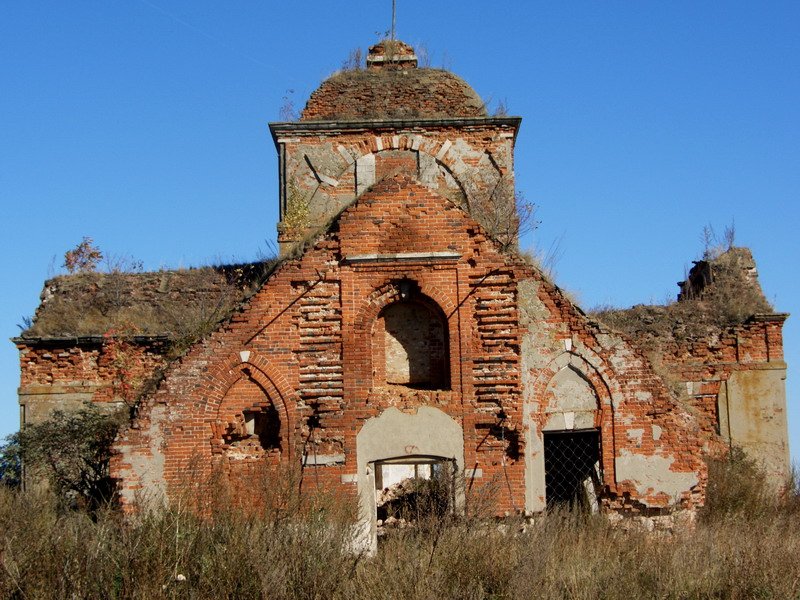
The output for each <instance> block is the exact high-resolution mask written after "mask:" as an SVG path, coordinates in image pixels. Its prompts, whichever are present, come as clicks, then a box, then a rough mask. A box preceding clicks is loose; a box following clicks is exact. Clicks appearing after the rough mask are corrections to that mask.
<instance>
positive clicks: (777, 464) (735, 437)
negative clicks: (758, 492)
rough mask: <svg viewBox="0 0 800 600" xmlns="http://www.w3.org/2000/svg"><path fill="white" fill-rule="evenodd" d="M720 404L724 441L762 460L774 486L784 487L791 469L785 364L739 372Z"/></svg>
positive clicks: (722, 391)
mask: <svg viewBox="0 0 800 600" xmlns="http://www.w3.org/2000/svg"><path fill="white" fill-rule="evenodd" d="M718 402H719V405H718V410H719V413H718V414H719V421H720V435H721V436H722V437H723V439H725V440H726V441H728V442H729V443H730V444H731V446H737V447H739V448H742V449H743V450H744V451H745V452H746V453H747V454H748V456H750V457H751V458H753V459H755V460H756V461H758V462H759V463H760V464H761V466H762V467H763V468H764V471H765V472H766V473H767V476H768V477H769V479H770V482H771V483H772V484H773V485H775V486H781V485H783V484H784V483H785V482H786V480H787V478H788V476H789V469H790V459H789V441H788V440H789V432H788V425H787V421H786V366H785V363H774V364H773V363H770V364H769V365H767V366H765V367H764V368H758V369H755V368H754V369H750V370H747V371H735V372H734V373H733V374H732V375H731V376H730V378H729V379H728V380H727V381H726V382H725V383H724V384H723V385H722V387H721V389H720V393H719V398H718Z"/></svg>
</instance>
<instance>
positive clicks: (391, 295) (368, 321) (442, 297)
mask: <svg viewBox="0 0 800 600" xmlns="http://www.w3.org/2000/svg"><path fill="white" fill-rule="evenodd" d="M395 281H396V277H393V278H391V279H387V280H385V281H384V282H383V283H381V284H380V285H379V286H378V287H376V288H375V289H374V290H373V291H372V293H371V294H370V295H369V296H368V297H367V299H366V301H365V302H364V303H363V305H362V306H361V308H360V309H359V311H358V315H357V317H356V320H355V322H356V326H357V328H358V329H359V330H360V331H365V330H366V329H368V328H370V327H371V326H372V324H373V323H374V322H375V320H376V319H377V318H378V315H379V314H380V312H381V311H382V310H383V309H384V308H386V307H387V306H389V305H390V304H393V303H395V302H397V301H398V300H400V290H398V289H397V287H396V286H395V284H394V282H395ZM414 281H416V282H417V284H419V286H420V292H421V293H422V295H423V296H425V297H427V298H428V299H430V300H431V301H432V302H433V303H434V304H435V305H436V306H437V307H438V308H439V310H441V311H442V313H443V315H444V317H445V319H446V320H447V323H448V329H449V330H450V334H451V335H452V334H453V332H454V329H453V327H454V324H453V323H451V319H450V317H451V316H452V315H453V314H454V313H455V311H456V304H455V303H454V302H453V301H452V300H451V299H450V298H449V297H448V296H447V295H446V294H445V293H444V292H443V291H442V290H441V289H440V288H439V287H438V286H435V285H425V284H424V282H420V281H417V280H414Z"/></svg>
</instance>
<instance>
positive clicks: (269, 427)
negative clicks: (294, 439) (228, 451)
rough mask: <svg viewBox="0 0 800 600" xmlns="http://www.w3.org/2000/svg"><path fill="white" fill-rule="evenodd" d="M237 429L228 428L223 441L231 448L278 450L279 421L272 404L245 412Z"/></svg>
mask: <svg viewBox="0 0 800 600" xmlns="http://www.w3.org/2000/svg"><path fill="white" fill-rule="evenodd" d="M241 418H242V420H241V421H239V426H238V427H229V428H228V431H227V432H226V433H225V435H223V441H224V442H225V443H226V444H228V445H230V446H232V447H242V448H244V447H251V448H253V449H257V448H260V449H262V450H280V448H281V420H280V415H279V414H278V411H277V410H276V409H275V407H274V406H273V405H272V404H269V405H267V406H265V407H262V408H253V409H249V410H246V411H245V412H244V413H243V415H242V417H241Z"/></svg>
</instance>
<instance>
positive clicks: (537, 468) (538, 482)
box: [523, 347, 621, 511]
mask: <svg viewBox="0 0 800 600" xmlns="http://www.w3.org/2000/svg"><path fill="white" fill-rule="evenodd" d="M584 354H586V355H584ZM565 369H571V370H572V371H574V372H575V373H576V374H577V375H578V376H580V377H581V378H582V379H583V380H584V381H585V382H586V384H587V385H588V386H589V387H590V388H591V389H592V391H593V393H594V394H595V396H596V398H597V412H596V415H595V418H594V422H593V424H592V425H593V428H594V429H595V430H596V431H597V432H598V433H599V436H600V444H601V445H600V449H599V459H600V464H601V467H602V470H603V482H604V484H606V485H608V486H609V487H610V488H611V489H612V490H613V489H614V488H615V486H616V463H615V457H616V453H617V450H616V445H617V444H616V432H615V429H616V428H615V423H614V419H615V406H616V405H618V404H619V402H620V401H621V400H620V399H621V394H620V391H619V385H618V384H617V383H616V382H615V380H614V378H613V377H610V376H609V372H608V370H607V369H606V368H605V365H604V363H603V362H602V360H601V359H600V358H599V357H596V356H594V355H593V354H592V353H591V352H590V351H589V350H588V349H580V350H579V349H576V348H574V347H573V348H572V349H570V350H565V351H564V352H562V353H561V354H560V355H558V356H557V357H556V358H554V359H552V360H551V361H550V363H549V364H548V365H547V366H546V367H545V368H544V369H542V370H541V371H540V372H539V374H538V376H537V378H536V379H535V381H533V382H532V384H531V388H530V391H529V393H528V394H526V396H527V399H526V401H525V407H524V413H523V419H524V421H525V423H526V425H527V427H526V444H525V454H526V456H525V463H526V467H525V479H526V482H525V490H526V506H527V509H528V510H531V511H539V510H543V509H544V501H545V491H544V481H545V477H544V475H545V473H544V445H543V443H544V442H543V435H544V431H543V429H544V426H545V421H546V420H547V415H546V414H544V413H543V412H540V411H537V412H536V413H535V414H534V413H533V409H532V406H531V405H532V404H533V403H534V402H537V403H538V404H539V406H541V405H542V403H543V401H544V398H545V397H546V394H547V391H548V387H549V386H550V385H551V383H552V382H553V380H554V379H555V377H556V376H557V375H558V374H559V373H561V372H562V371H563V370H565ZM571 427H572V426H571V425H570V427H569V428H568V429H571Z"/></svg>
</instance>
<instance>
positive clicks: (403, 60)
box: [367, 40, 417, 69]
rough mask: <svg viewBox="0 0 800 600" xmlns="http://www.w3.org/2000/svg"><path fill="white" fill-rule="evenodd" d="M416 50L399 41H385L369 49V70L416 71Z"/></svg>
mask: <svg viewBox="0 0 800 600" xmlns="http://www.w3.org/2000/svg"><path fill="white" fill-rule="evenodd" d="M416 67H417V55H416V54H415V53H414V48H412V47H411V46H409V45H408V44H406V43H404V42H401V41H399V40H383V41H382V42H378V43H377V44H375V45H374V46H370V47H369V52H368V53H367V69H415V68H416Z"/></svg>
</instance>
